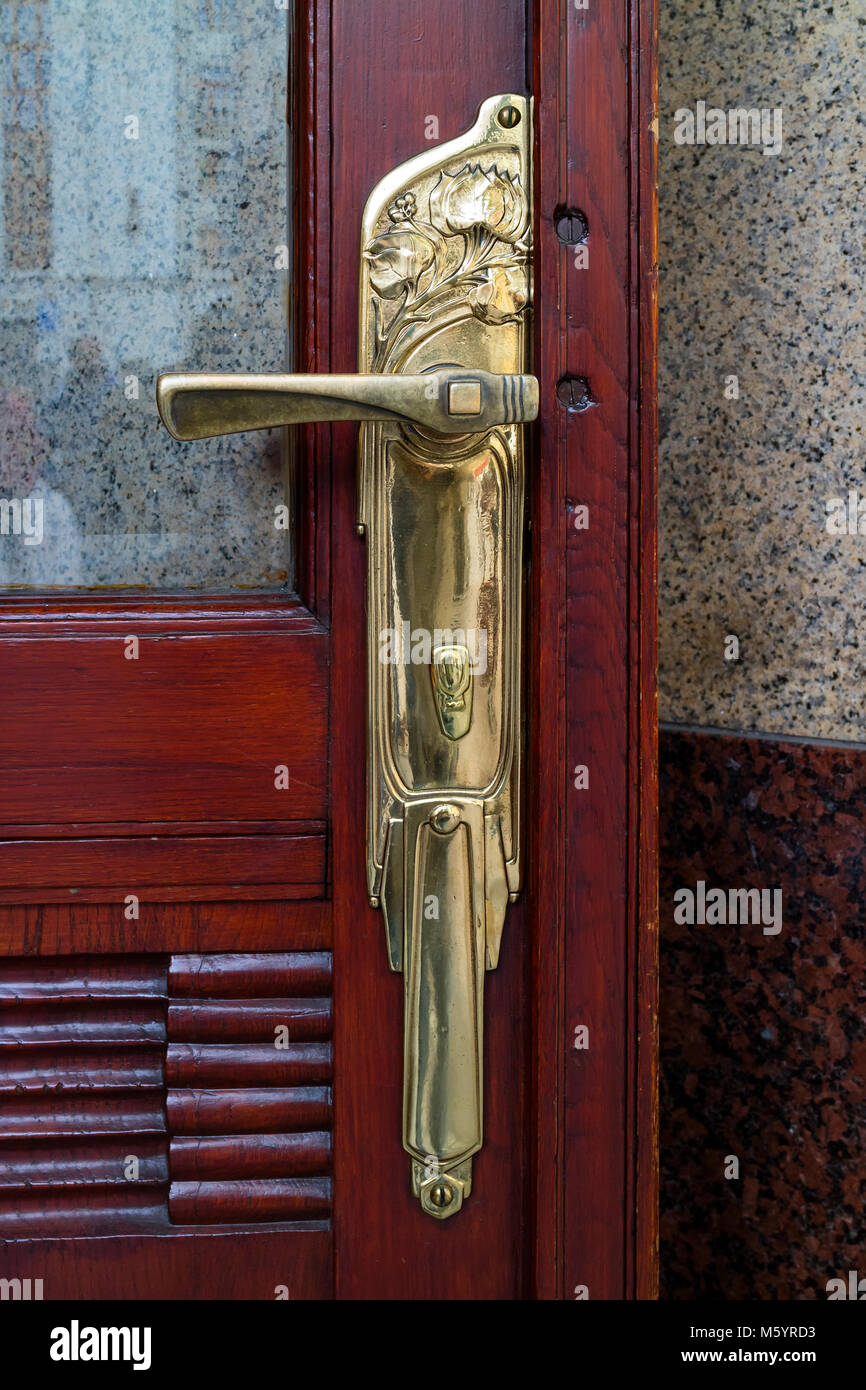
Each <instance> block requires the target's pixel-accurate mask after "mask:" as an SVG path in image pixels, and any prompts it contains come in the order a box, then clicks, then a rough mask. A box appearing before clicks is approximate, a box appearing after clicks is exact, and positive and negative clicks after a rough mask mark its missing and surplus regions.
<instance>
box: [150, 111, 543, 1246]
mask: <svg viewBox="0 0 866 1390" xmlns="http://www.w3.org/2000/svg"><path fill="white" fill-rule="evenodd" d="M530 124H531V105H530V103H529V102H528V101H527V99H526V98H525V97H521V96H512V95H505V96H499V97H492V98H491V99H490V100H489V101H485V103H484V105H483V106H482V107H481V110H480V112H479V115H478V120H477V121H476V123H475V125H474V126H473V127H472V129H471V130H470V131H468V132H467V134H466V135H462V136H460V138H459V139H457V140H452V141H451V142H450V143H449V144H446V145H439V146H437V147H435V148H434V149H432V150H430V151H429V152H428V153H426V154H423V155H419V156H418V158H417V159H412V160H410V161H409V163H408V164H404V165H402V166H401V167H400V168H399V169H395V170H394V172H393V173H391V174H389V175H388V176H387V178H385V179H383V180H382V182H381V183H380V184H379V185H378V187H377V188H376V189H375V191H374V192H373V194H372V196H371V198H370V200H369V202H368V203H367V207H366V210H365V212H364V219H363V228H362V243H361V318H360V347H359V353H360V373H359V374H358V375H357V376H327V375H324V374H322V375H313V376H310V375H289V374H270V375H263V374H252V373H237V374H233V375H232V374H226V373H223V372H181V373H171V374H166V375H163V376H161V377H160V378H159V381H158V382H157V402H158V405H159V411H160V415H161V417H162V420H163V423H164V424H165V426H166V428H167V429H168V430H170V432H171V433H172V434H173V435H174V437H175V438H176V439H180V440H189V439H203V438H207V437H208V436H210V435H215V434H233V433H236V432H237V431H239V430H250V429H270V428H273V427H274V426H275V425H284V424H293V423H298V422H300V421H316V420H364V421H367V422H369V423H366V424H364V426H363V427H362V430H361V440H360V512H359V519H358V529H359V531H360V532H361V533H362V534H364V535H366V537H367V542H368V546H369V563H368V594H367V608H368V613H367V624H368V656H367V667H368V697H369V711H368V787H369V799H368V816H367V877H368V888H369V894H370V901H371V902H372V903H373V904H374V906H376V907H378V906H380V905H381V907H382V908H383V910H384V913H385V922H386V927H387V941H388V956H389V960H390V963H391V967H392V969H393V970H399V971H402V972H403V978H404V996H405V1002H404V1058H403V1063H404V1084H403V1145H404V1147H405V1148H406V1149H407V1150H408V1152H409V1153H410V1154H411V1156H412V1183H413V1188H414V1191H415V1193H416V1195H417V1196H419V1197H420V1199H421V1205H422V1207H423V1209H424V1210H425V1211H427V1212H429V1213H430V1215H431V1216H436V1217H439V1218H443V1217H447V1216H452V1215H454V1213H455V1212H457V1211H459V1210H460V1207H461V1206H462V1204H463V1200H464V1198H465V1197H468V1195H469V1190H470V1187H471V1182H472V1155H473V1154H475V1153H477V1152H478V1150H479V1149H480V1148H481V1143H482V1094H483V1012H484V971H485V969H487V970H492V969H494V967H495V966H496V963H497V961H498V959H499V942H500V938H501V936H502V927H503V923H504V920H505V909H506V906H507V904H508V902H509V899H510V900H512V901H513V899H514V897H515V896H516V894H517V891H518V889H519V887H520V758H521V745H520V724H521V720H520V710H521V701H520V624H521V616H520V601H521V558H522V550H523V480H524V442H523V425H522V422H524V421H527V420H533V419H534V418H535V416H536V414H537V411H538V382H537V381H536V380H535V378H534V377H532V376H529V375H527V372H526V367H527V353H528V332H527V322H526V319H527V313H528V308H529V302H530V298H531V288H530V287H531V281H530V250H531V189H530V148H531V131H530Z"/></svg>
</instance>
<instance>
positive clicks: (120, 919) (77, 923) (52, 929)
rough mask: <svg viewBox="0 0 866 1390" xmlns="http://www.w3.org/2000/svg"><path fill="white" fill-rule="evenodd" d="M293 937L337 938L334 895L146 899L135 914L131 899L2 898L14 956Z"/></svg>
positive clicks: (302, 943) (2, 920) (306, 945)
mask: <svg viewBox="0 0 866 1390" xmlns="http://www.w3.org/2000/svg"><path fill="white" fill-rule="evenodd" d="M287 941H290V942H292V943H293V945H294V946H295V947H296V949H297V950H299V951H302V952H303V951H313V952H315V951H320V950H325V949H327V948H328V947H329V946H330V945H331V905H330V903H328V902H286V901H280V902H258V901H257V902H243V901H242V902H228V903H227V902H207V903H163V902H157V903H149V902H146V901H145V902H141V903H140V904H139V915H138V919H137V920H135V921H130V920H128V919H127V918H126V916H125V915H124V905H123V904H122V903H117V902H108V903H98V904H95V903H80V904H75V905H70V904H67V903H62V904H61V903H46V904H38V905H34V904H30V905H26V906H18V907H4V906H2V905H0V953H2V954H3V955H7V956H27V957H31V956H42V957H44V958H45V959H48V958H50V957H51V956H52V955H71V954H72V953H73V952H75V951H79V952H80V951H81V950H82V949H83V947H84V944H85V943H86V944H87V950H88V951H90V952H103V953H105V954H115V953H118V952H124V951H129V952H138V951H154V952H159V951H164V950H165V949H166V947H170V948H171V949H173V950H176V951H195V952H202V951H207V952H219V951H225V952H236V951H238V950H239V949H245V950H246V951H247V952H248V953H251V952H255V951H273V950H277V949H279V948H281V947H284V946H285V944H286V942H287Z"/></svg>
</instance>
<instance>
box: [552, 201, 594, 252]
mask: <svg viewBox="0 0 866 1390" xmlns="http://www.w3.org/2000/svg"><path fill="white" fill-rule="evenodd" d="M553 223H554V226H555V227H556V235H557V236H558V237H559V239H560V241H562V242H564V243H565V245H566V246H580V245H581V243H582V242H584V241H586V239H587V237H588V236H589V222H588V221H587V219H586V215H585V214H584V213H582V212H581V211H580V208H563V207H559V208H557V209H556V211H555V212H554V214H553Z"/></svg>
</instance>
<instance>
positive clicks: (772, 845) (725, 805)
mask: <svg viewBox="0 0 866 1390" xmlns="http://www.w3.org/2000/svg"><path fill="white" fill-rule="evenodd" d="M660 752H661V771H662V817H661V824H662V845H661V858H662V878H661V884H660V903H661V928H662V940H663V947H662V971H661V982H662V1000H661V1040H662V1068H661V1075H662V1131H661V1154H662V1197H661V1206H662V1247H661V1271H662V1295H663V1297H667V1298H676V1299H722V1300H729V1299H737V1298H742V1299H763V1300H766V1299H779V1298H795V1299H815V1298H821V1299H825V1298H826V1297H827V1292H826V1284H827V1281H828V1279H832V1278H836V1277H846V1276H847V1271H848V1270H851V1269H854V1270H857V1269H859V1271H860V1273H861V1275H863V1274H866V854H864V825H866V751H862V750H861V751H858V752H856V753H853V752H852V751H851V750H849V749H846V748H838V747H828V746H824V747H820V746H817V745H810V744H797V743H784V742H781V741H779V742H776V741H774V740H769V739H745V738H739V737H734V736H730V737H728V736H717V737H714V738H708V737H706V736H704V735H700V734H698V735H690V734H687V733H684V732H676V733H673V732H669V733H663V735H662V738H661V749H660ZM699 880H703V881H704V882H705V883H706V884H707V885H708V886H713V887H719V888H723V889H730V888H736V887H751V886H762V887H764V886H766V887H771V886H774V885H781V886H782V888H783V899H782V929H781V931H779V932H778V934H776V935H764V933H763V930H762V928H761V927H760V926H757V925H748V926H685V925H678V924H677V922H676V921H675V920H674V893H675V892H676V891H677V889H679V888H681V887H683V886H689V887H691V888H692V889H694V887H695V885H696V883H697V882H698V881H699ZM729 1155H733V1156H735V1157H737V1158H738V1159H739V1163H740V1169H739V1177H738V1178H736V1179H729V1178H726V1177H725V1175H724V1173H725V1161H726V1158H728V1156H729Z"/></svg>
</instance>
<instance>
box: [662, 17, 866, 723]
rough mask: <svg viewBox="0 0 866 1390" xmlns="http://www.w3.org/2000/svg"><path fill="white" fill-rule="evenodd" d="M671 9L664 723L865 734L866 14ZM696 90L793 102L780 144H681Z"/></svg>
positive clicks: (772, 103) (769, 103)
mask: <svg viewBox="0 0 866 1390" xmlns="http://www.w3.org/2000/svg"><path fill="white" fill-rule="evenodd" d="M660 20H661V67H662V71H661V110H662V118H661V125H660V131H661V138H660V162H661V175H660V177H661V199H660V208H661V226H660V232H661V252H660V261H661V286H660V302H661V347H660V404H661V417H662V426H661V459H660V463H661V468H660V472H661V495H660V516H661V543H660V568H661V714H662V718H663V719H666V720H670V721H674V722H683V723H689V724H698V725H711V726H718V727H722V728H726V729H728V728H734V729H736V728H743V729H758V730H766V731H769V732H775V733H794V734H799V735H805V736H813V737H829V738H840V739H845V738H850V739H864V740H866V705H864V700H863V691H864V688H866V625H864V623H863V613H864V612H866V534H863V535H858V534H854V535H850V534H841V535H831V534H829V533H828V532H827V530H826V523H827V520H828V513H827V510H826V506H827V503H828V501H829V500H830V499H832V498H841V499H845V500H846V501H847V494H848V491H849V489H853V490H858V489H859V493H860V496H861V497H863V498H866V439H864V432H863V425H864V416H866V333H864V329H863V319H864V307H863V296H864V290H863V286H864V283H866V149H864V146H866V116H864V97H863V93H864V89H866V5H864V0H832V3H828V0H770V2H769V3H765V4H756V3H755V0H660ZM699 100H705V101H706V102H707V104H708V106H709V107H718V108H722V109H724V110H728V109H731V108H739V107H746V108H771V109H775V108H777V107H778V108H781V109H782V113H783V115H782V129H783V141H782V151H781V154H780V155H779V156H778V157H776V156H772V155H769V156H768V155H765V154H764V153H763V151H762V149H761V148H760V147H755V146H747V147H741V146H739V145H737V146H736V147H732V146H730V145H715V146H713V145H709V144H706V145H698V144H694V145H688V144H681V145H677V144H676V143H675V130H676V128H677V122H676V121H675V112H676V111H677V110H678V109H685V108H691V109H692V110H693V111H694V110H695V108H696V104H697V102H698V101H699ZM732 375H736V376H737V377H738V384H739V393H740V394H739V399H726V397H725V387H726V378H728V377H729V376H732ZM863 511H864V514H866V501H864V506H863ZM863 530H864V532H866V519H864V521H863ZM728 634H732V635H735V636H738V637H739V641H740V659H739V661H737V662H728V661H726V660H725V657H724V644H725V637H726V635H728Z"/></svg>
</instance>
